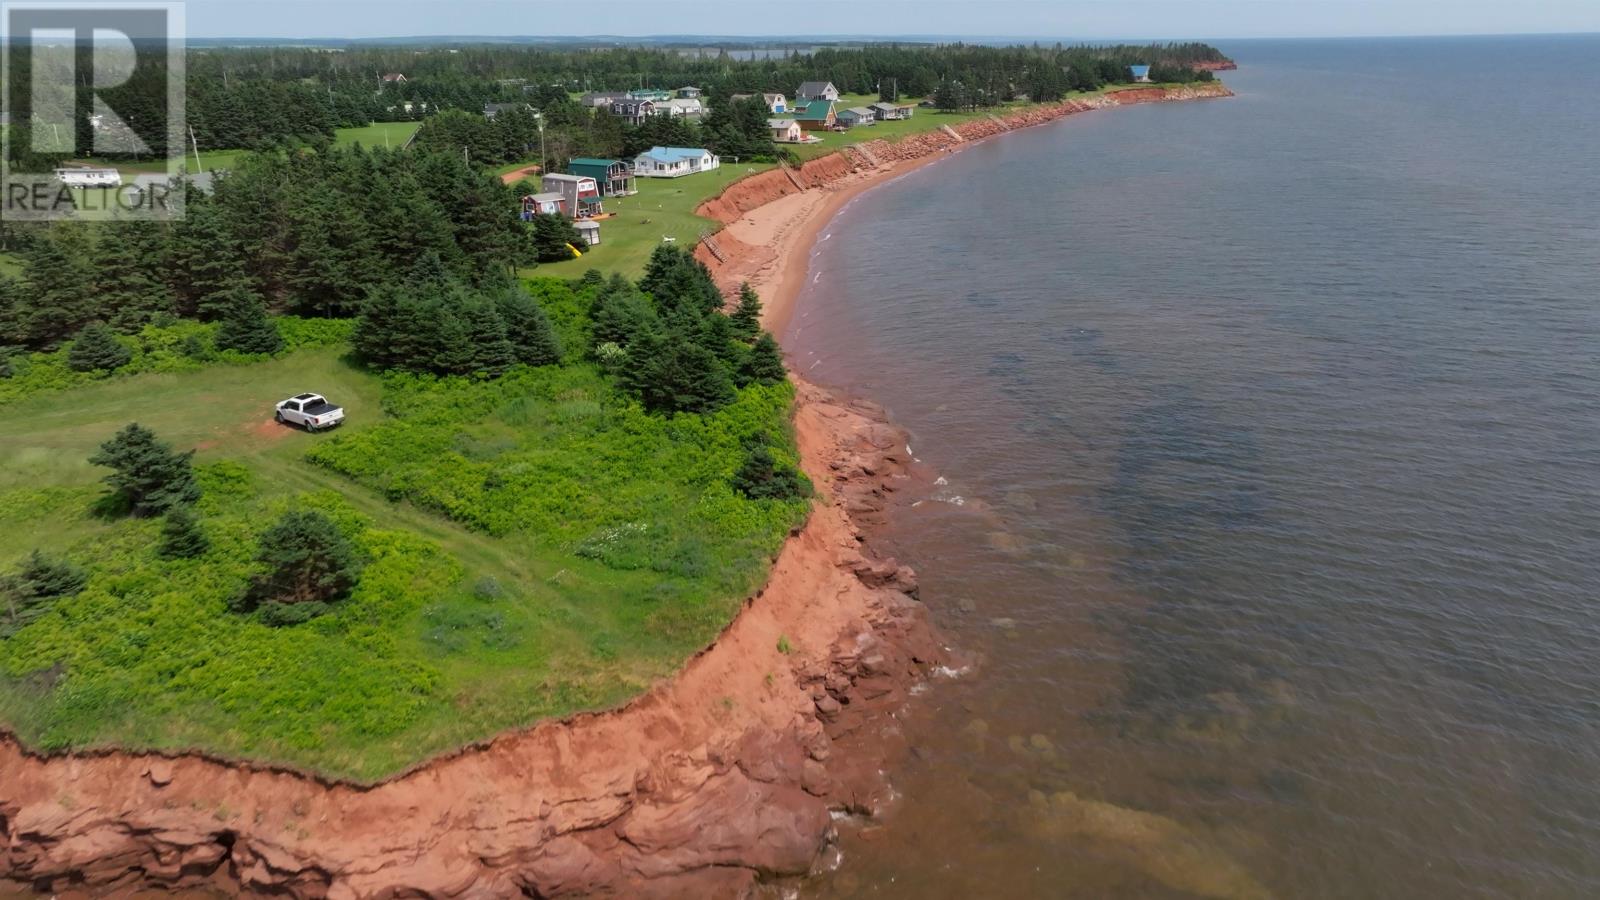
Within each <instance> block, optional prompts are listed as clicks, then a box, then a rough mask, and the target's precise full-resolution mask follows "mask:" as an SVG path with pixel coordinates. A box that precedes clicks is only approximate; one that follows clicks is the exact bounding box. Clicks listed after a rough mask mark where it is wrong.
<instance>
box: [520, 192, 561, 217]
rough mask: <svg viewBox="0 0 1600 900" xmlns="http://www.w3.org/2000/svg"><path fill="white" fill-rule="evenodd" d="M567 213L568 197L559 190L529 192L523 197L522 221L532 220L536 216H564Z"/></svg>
mask: <svg viewBox="0 0 1600 900" xmlns="http://www.w3.org/2000/svg"><path fill="white" fill-rule="evenodd" d="M566 214H567V200H566V197H564V196H563V195H562V194H560V193H558V192H555V191H550V192H548V193H543V194H529V195H528V196H526V197H523V198H522V221H524V222H527V221H530V220H532V219H533V217H534V216H564V215H566Z"/></svg>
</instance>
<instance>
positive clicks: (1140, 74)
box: [1128, 66, 1150, 84]
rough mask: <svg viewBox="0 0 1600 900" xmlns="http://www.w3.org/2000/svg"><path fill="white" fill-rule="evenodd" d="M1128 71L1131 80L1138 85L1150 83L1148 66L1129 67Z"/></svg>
mask: <svg viewBox="0 0 1600 900" xmlns="http://www.w3.org/2000/svg"><path fill="white" fill-rule="evenodd" d="M1128 71H1129V72H1132V73H1133V80H1134V81H1136V82H1138V83H1140V84H1149V83H1150V67H1149V66H1129V67H1128Z"/></svg>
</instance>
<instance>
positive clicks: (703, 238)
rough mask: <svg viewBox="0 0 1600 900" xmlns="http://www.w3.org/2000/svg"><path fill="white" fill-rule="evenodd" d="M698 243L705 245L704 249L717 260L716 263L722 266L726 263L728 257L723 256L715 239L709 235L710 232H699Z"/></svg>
mask: <svg viewBox="0 0 1600 900" xmlns="http://www.w3.org/2000/svg"><path fill="white" fill-rule="evenodd" d="M700 243H702V244H705V245H706V249H707V250H710V251H711V255H712V256H715V257H716V258H717V262H719V263H724V264H726V263H727V262H728V257H727V256H726V255H724V254H723V252H722V248H721V247H720V246H718V245H717V239H716V237H714V236H713V235H712V234H711V232H709V231H706V232H701V234H700Z"/></svg>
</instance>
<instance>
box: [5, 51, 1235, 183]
mask: <svg viewBox="0 0 1600 900" xmlns="http://www.w3.org/2000/svg"><path fill="white" fill-rule="evenodd" d="M1226 59H1227V58H1226V57H1225V56H1223V54H1222V53H1221V51H1219V50H1217V48H1215V47H1212V46H1210V45H1208V44H1199V43H1174V44H1149V45H1108V46H1092V45H1080V46H1063V45H1059V44H1057V45H1055V46H1051V47H1044V46H1037V45H1035V46H1026V47H1022V46H1017V47H990V46H981V45H967V44H950V45H940V46H933V45H899V44H878V45H867V46H863V47H858V48H844V47H825V48H821V49H818V50H816V51H815V52H810V53H801V52H792V53H789V54H787V55H784V56H780V57H777V58H771V59H736V58H734V57H733V56H732V55H730V54H729V53H727V52H726V51H725V50H724V51H718V52H716V53H696V52H686V51H682V50H671V49H640V48H621V49H604V50H572V49H545V48H530V47H526V46H504V45H482V46H477V45H467V46H461V47H451V48H444V47H431V48H422V49H419V48H404V47H359V48H349V49H344V50H332V49H313V48H294V47H266V48H207V49H197V50H193V51H191V52H190V54H189V60H188V73H187V78H188V81H187V84H188V104H187V116H188V124H189V125H190V126H192V127H193V130H194V137H195V139H196V140H197V141H198V142H199V145H200V148H201V149H202V150H221V149H238V148H244V149H255V150H261V149H268V148H279V147H295V146H313V147H315V146H322V145H325V144H326V143H327V142H329V141H331V139H332V138H333V134H334V130H335V129H337V128H346V127H356V126H361V125H367V124H370V123H371V122H374V121H399V120H407V119H422V118H425V117H426V116H428V115H430V114H432V113H436V112H439V111H443V110H462V111H466V112H469V113H473V114H481V113H482V110H483V107H484V105H485V104H487V103H521V102H527V103H530V104H531V105H532V106H533V108H535V109H538V110H541V111H543V112H544V113H545V115H546V116H547V117H550V119H552V120H558V124H560V125H562V126H563V127H564V128H565V131H564V132H563V135H562V139H563V140H565V141H567V143H568V144H570V145H572V146H571V149H572V150H574V151H581V152H585V153H589V152H598V153H603V154H604V155H607V156H615V155H626V153H627V152H628V151H629V150H630V149H633V148H634V147H635V146H638V145H639V144H640V143H641V142H642V140H643V139H640V140H634V141H628V140H627V139H625V138H624V137H623V135H622V133H621V129H620V128H618V127H617V126H616V125H615V123H610V122H605V121H593V120H594V119H595V118H596V117H595V116H594V115H593V114H592V112H591V111H590V110H588V109H582V110H577V111H576V112H581V113H582V118H581V119H580V118H579V117H578V116H577V114H576V112H575V111H574V109H573V108H567V107H566V105H567V102H568V100H569V96H568V95H569V92H570V93H579V92H583V91H587V90H619V91H620V90H628V89H634V88H641V87H655V88H666V89H675V88H678V87H683V86H688V85H693V86H695V87H699V88H701V89H702V90H703V91H704V92H705V94H706V96H707V97H708V98H709V100H710V102H711V104H712V109H713V110H715V109H716V107H717V106H718V105H724V106H725V105H726V103H727V98H728V96H729V95H730V94H734V93H749V92H761V91H777V92H781V93H784V94H792V93H793V92H794V91H795V89H796V88H797V87H798V86H799V85H800V84H801V83H802V82H805V81H831V82H833V84H835V85H836V86H837V87H838V88H839V89H840V90H841V91H844V92H846V93H865V94H872V93H877V94H881V95H882V96H883V97H884V98H885V99H899V98H901V97H932V96H934V95H936V94H938V93H939V92H940V91H941V88H942V89H943V91H944V97H946V98H947V99H950V100H952V101H953V102H954V104H955V106H956V107H959V108H972V107H978V106H988V105H993V104H996V103H1002V102H1006V101H1010V100H1014V99H1017V98H1019V97H1022V96H1031V97H1033V98H1034V99H1038V100H1051V99H1055V98H1056V97H1058V96H1059V95H1060V94H1062V93H1064V92H1065V91H1067V90H1073V89H1077V90H1092V89H1094V88H1095V87H1098V86H1100V85H1103V84H1106V83H1116V82H1119V81H1126V80H1128V76H1127V69H1128V67H1129V66H1133V65H1149V66H1152V67H1153V71H1152V80H1156V81H1189V80H1194V79H1196V78H1209V77H1210V73H1209V72H1197V71H1196V69H1195V67H1196V66H1200V65H1206V64H1215V63H1220V62H1223V61H1225V60H1226ZM57 68H60V66H59V65H58V66H57ZM41 71H48V69H41ZM63 71H65V70H64V69H63ZM386 75H403V76H404V80H400V79H395V80H391V81H385V80H384V76H386ZM164 76H165V72H164V68H163V67H162V66H161V65H159V64H153V65H150V66H145V67H142V68H141V69H139V74H138V77H136V78H135V79H134V80H132V81H131V82H130V83H128V84H126V85H123V86H121V87H118V88H115V89H112V90H110V91H106V92H104V94H105V98H106V99H107V101H108V102H110V103H111V105H112V108H113V109H115V110H116V111H117V112H118V113H119V114H126V117H127V118H128V119H129V120H130V123H131V124H133V125H134V127H135V130H137V131H139V132H140V133H141V135H142V136H144V137H145V138H146V143H148V144H149V145H150V147H151V150H152V152H153V153H154V154H155V155H158V156H159V155H161V154H163V153H164V152H165V151H166V150H167V149H168V148H167V147H166V146H165V138H164V135H163V134H162V133H161V132H162V129H161V127H160V123H161V122H162V120H163V114H164V111H165V89H166V86H165V85H166V82H165V77H164ZM69 80H70V79H69ZM79 89H80V90H81V91H87V90H88V88H87V87H86V86H83V87H80V88H79ZM27 95H28V91H21V92H20V93H19V94H18V96H27ZM13 121H14V124H13V128H14V129H17V130H18V132H19V134H14V135H13V137H14V138H15V137H19V136H22V135H25V132H26V129H27V128H28V127H29V126H28V122H27V119H26V116H25V115H18V116H15V117H14V120H13ZM512 124H515V123H512ZM726 125H727V123H726V122H720V123H715V127H714V130H713V131H712V132H710V133H707V134H705V135H696V136H695V137H696V138H697V139H698V142H699V143H702V144H705V145H709V146H712V149H715V150H719V152H722V153H724V154H725V155H732V156H741V157H751V156H759V155H766V154H768V153H771V152H772V151H771V148H770V142H763V141H761V140H759V139H758V137H757V135H756V134H755V129H748V130H746V131H741V130H738V129H735V130H729V129H728V128H726V127H725V126H726ZM87 128H88V125H87V123H83V124H81V127H80V131H84V132H85V134H81V135H80V138H84V137H86V136H87V131H86V130H87ZM502 130H504V129H502ZM527 131H528V129H526V128H524V129H522V130H521V131H520V132H519V133H518V135H517V138H516V140H515V141H514V142H513V144H512V147H511V148H509V149H507V150H505V151H503V152H500V153H497V154H493V158H494V159H496V160H500V159H506V158H510V156H511V154H512V152H513V150H515V151H517V152H526V151H527V150H528V149H529V147H530V145H531V143H532V141H530V140H529V139H528V135H527ZM667 136H668V137H678V138H685V139H687V137H688V136H686V135H682V134H679V135H667ZM546 137H547V139H548V137H549V136H548V135H547V136H546ZM80 143H86V142H85V141H80ZM480 143H481V142H480ZM462 145H463V144H460V143H458V145H457V146H458V148H459V146H462ZM12 146H13V148H14V150H13V152H14V153H16V152H25V151H21V150H18V149H16V148H26V147H27V146H28V142H27V141H17V140H13V141H12ZM565 146H566V145H561V146H558V147H557V150H558V151H560V150H562V149H564V148H565ZM645 146H648V144H645ZM547 148H548V142H547ZM472 152H474V153H475V154H476V155H478V156H479V157H480V158H481V159H484V160H485V161H488V159H489V154H487V153H486V151H484V150H482V149H480V148H477V147H474V148H473V151H472ZM551 156H552V157H553V158H560V157H561V156H562V154H561V153H560V152H554V153H551ZM62 158H65V157H57V158H46V159H39V158H32V159H29V160H27V162H28V163H29V165H30V167H34V166H39V165H50V164H53V163H57V162H59V161H60V159H62Z"/></svg>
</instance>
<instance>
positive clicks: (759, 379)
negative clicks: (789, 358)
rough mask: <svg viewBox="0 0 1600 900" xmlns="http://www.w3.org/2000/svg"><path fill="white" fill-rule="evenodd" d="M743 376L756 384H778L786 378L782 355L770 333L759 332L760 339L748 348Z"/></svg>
mask: <svg viewBox="0 0 1600 900" xmlns="http://www.w3.org/2000/svg"><path fill="white" fill-rule="evenodd" d="M743 375H744V376H745V378H746V379H748V380H749V381H752V382H755V383H756V384H778V383H779V382H781V381H783V380H784V379H785V378H787V377H788V375H789V371H788V369H786V368H784V365H783V353H782V351H780V350H779V349H778V342H777V340H775V339H774V338H773V337H772V333H771V332H767V331H763V332H761V337H759V338H757V339H756V342H755V344H754V345H752V346H751V347H750V354H749V355H748V356H746V357H745V359H744V369H743Z"/></svg>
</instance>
